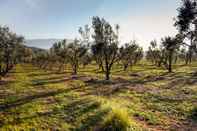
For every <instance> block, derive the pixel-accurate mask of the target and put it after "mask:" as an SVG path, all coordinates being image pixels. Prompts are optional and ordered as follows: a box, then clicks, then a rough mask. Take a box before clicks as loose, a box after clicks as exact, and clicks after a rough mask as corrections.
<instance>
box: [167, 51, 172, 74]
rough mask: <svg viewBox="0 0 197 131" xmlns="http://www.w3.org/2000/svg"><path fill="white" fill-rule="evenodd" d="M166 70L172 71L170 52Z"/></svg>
mask: <svg viewBox="0 0 197 131" xmlns="http://www.w3.org/2000/svg"><path fill="white" fill-rule="evenodd" d="M168 72H169V73H171V72H172V53H170V54H169V61H168Z"/></svg>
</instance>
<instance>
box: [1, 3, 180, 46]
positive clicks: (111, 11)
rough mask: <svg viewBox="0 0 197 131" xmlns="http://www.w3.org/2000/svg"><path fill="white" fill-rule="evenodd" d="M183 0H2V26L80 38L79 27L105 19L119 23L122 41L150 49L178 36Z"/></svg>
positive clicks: (34, 33)
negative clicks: (155, 43) (175, 23)
mask: <svg viewBox="0 0 197 131" xmlns="http://www.w3.org/2000/svg"><path fill="white" fill-rule="evenodd" d="M179 4H180V0H0V24H1V25H8V26H9V27H10V28H11V29H12V30H13V31H15V32H17V33H18V34H21V35H23V36H25V38H26V39H34V38H69V39H73V38H74V37H77V36H78V32H77V31H78V28H79V26H83V25H85V24H91V18H92V16H101V17H104V18H105V19H106V20H107V21H109V22H110V23H111V24H112V25H114V24H119V25H120V27H121V29H120V35H121V41H122V42H126V41H130V40H132V39H137V40H138V42H139V43H140V44H141V45H143V46H144V47H147V45H148V43H149V41H150V40H152V39H154V38H156V39H160V38H161V37H163V36H165V35H174V34H175V33H176V28H175V27H173V17H175V16H176V14H177V11H176V9H177V8H178V6H179Z"/></svg>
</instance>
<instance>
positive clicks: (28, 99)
mask: <svg viewBox="0 0 197 131" xmlns="http://www.w3.org/2000/svg"><path fill="white" fill-rule="evenodd" d="M70 90H72V89H61V90H56V91H50V92H42V93H38V94H35V95H30V96H26V97H23V98H19V99H17V100H15V101H12V102H7V103H3V104H0V111H7V110H9V109H12V108H15V107H18V106H21V105H24V104H26V103H29V102H32V101H34V100H35V99H39V98H45V97H49V96H55V95H58V94H61V93H65V92H69V91H70Z"/></svg>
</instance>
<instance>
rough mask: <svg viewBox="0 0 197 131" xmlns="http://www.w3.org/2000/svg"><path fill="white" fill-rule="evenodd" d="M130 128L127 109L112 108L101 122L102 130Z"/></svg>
mask: <svg viewBox="0 0 197 131" xmlns="http://www.w3.org/2000/svg"><path fill="white" fill-rule="evenodd" d="M129 128H131V121H130V118H129V115H128V114H127V111H125V110H121V109H112V111H111V112H110V114H109V115H108V117H107V118H106V120H105V121H104V124H103V128H102V129H103V130H104V131H127V130H128V129H129Z"/></svg>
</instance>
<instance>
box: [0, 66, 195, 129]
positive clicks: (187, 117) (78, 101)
mask: <svg viewBox="0 0 197 131" xmlns="http://www.w3.org/2000/svg"><path fill="white" fill-rule="evenodd" d="M96 69H97V67H96V66H95V65H89V66H88V67H86V68H85V69H80V72H79V75H78V76H77V77H72V75H71V73H70V70H66V71H64V72H56V71H44V70H41V69H38V68H36V67H34V66H32V65H28V64H23V65H17V66H16V67H15V69H14V70H13V71H12V72H10V73H9V75H8V76H7V77H6V78H3V81H4V82H1V83H0V130H2V131H4V130H5V131H7V130H16V131H20V130H65V131H75V130H76V131H84V130H85V131H86V130H90V131H94V130H95V131H97V130H101V129H103V127H111V126H112V125H113V127H116V126H117V128H118V127H121V130H124V129H125V130H126V129H127V130H134V131H135V130H136V131H138V130H139V131H140V130H141V131H142V130H177V129H184V130H192V129H195V127H197V124H196V107H197V103H196V99H197V75H196V74H195V71H197V64H195V63H194V64H193V65H191V66H181V65H176V66H175V67H174V73H170V74H169V73H166V71H165V70H164V69H162V68H157V67H154V66H152V65H148V64H139V65H137V66H134V67H133V68H132V69H129V70H128V71H126V72H125V71H122V68H121V67H120V66H116V67H114V69H113V71H112V80H111V82H105V81H103V79H104V75H103V74H102V73H98V71H97V70H96ZM128 127H131V128H128ZM105 129H107V128H105Z"/></svg>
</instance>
